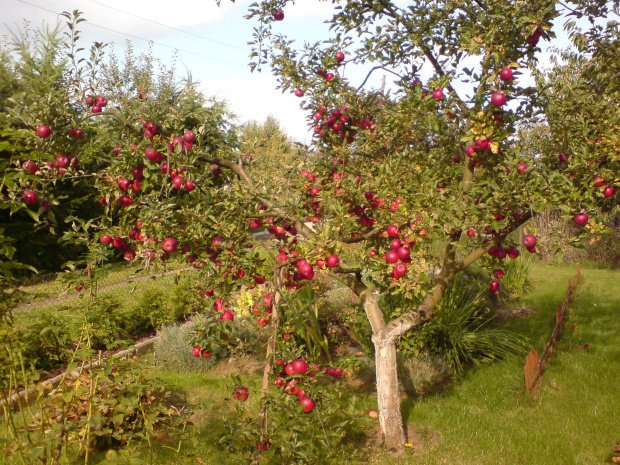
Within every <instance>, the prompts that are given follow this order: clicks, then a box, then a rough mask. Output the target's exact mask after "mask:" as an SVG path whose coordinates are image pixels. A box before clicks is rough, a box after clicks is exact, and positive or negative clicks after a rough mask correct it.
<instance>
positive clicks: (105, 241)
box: [99, 234, 112, 244]
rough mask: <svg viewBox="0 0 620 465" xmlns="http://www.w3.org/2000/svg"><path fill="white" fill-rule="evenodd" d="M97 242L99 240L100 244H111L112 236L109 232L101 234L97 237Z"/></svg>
mask: <svg viewBox="0 0 620 465" xmlns="http://www.w3.org/2000/svg"><path fill="white" fill-rule="evenodd" d="M99 242H101V243H102V244H111V243H112V236H110V235H109V234H106V235H105V236H101V237H100V238H99Z"/></svg>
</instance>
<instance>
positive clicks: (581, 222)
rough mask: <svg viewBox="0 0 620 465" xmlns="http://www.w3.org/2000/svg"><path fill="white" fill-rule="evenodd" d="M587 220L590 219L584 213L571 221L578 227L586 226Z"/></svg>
mask: <svg viewBox="0 0 620 465" xmlns="http://www.w3.org/2000/svg"><path fill="white" fill-rule="evenodd" d="M589 219H590V218H589V217H588V215H586V214H585V213H580V214H578V215H575V216H574V217H573V221H574V222H575V224H578V225H579V226H584V225H586V224H588V220H589Z"/></svg>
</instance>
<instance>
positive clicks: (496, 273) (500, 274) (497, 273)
mask: <svg viewBox="0 0 620 465" xmlns="http://www.w3.org/2000/svg"><path fill="white" fill-rule="evenodd" d="M493 277H495V279H502V278H503V277H504V270H502V269H501V268H498V269H497V270H493Z"/></svg>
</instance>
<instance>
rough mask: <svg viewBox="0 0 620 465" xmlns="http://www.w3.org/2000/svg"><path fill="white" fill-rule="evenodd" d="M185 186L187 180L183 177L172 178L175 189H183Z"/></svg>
mask: <svg viewBox="0 0 620 465" xmlns="http://www.w3.org/2000/svg"><path fill="white" fill-rule="evenodd" d="M184 184H185V179H184V178H183V177H182V176H175V177H174V178H172V187H174V188H175V189H181V188H182V187H183V185H184Z"/></svg>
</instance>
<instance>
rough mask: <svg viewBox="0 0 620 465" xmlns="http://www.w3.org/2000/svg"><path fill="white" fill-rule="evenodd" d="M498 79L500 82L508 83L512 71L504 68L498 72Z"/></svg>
mask: <svg viewBox="0 0 620 465" xmlns="http://www.w3.org/2000/svg"><path fill="white" fill-rule="evenodd" d="M499 78H500V79H501V80H502V81H510V80H511V79H512V69H510V68H504V69H502V70H501V71H500V72H499Z"/></svg>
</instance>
